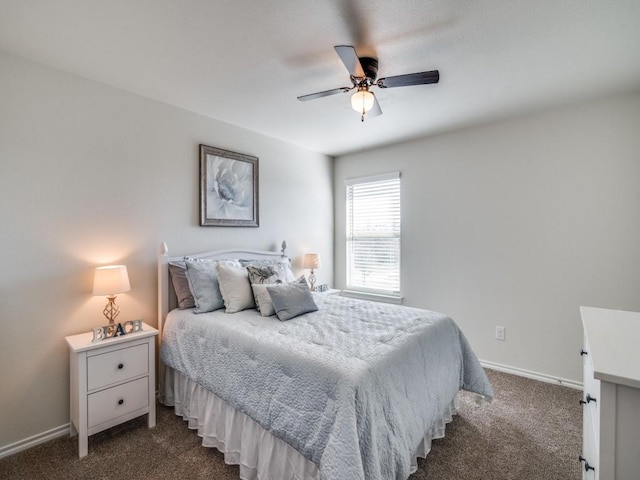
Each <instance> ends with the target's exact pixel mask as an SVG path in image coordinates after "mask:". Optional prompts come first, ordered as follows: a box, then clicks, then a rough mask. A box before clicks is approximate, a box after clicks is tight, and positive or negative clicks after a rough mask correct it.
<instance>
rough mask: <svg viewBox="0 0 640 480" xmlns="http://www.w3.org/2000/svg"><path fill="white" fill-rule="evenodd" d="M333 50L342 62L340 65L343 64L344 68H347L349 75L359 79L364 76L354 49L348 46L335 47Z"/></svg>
mask: <svg viewBox="0 0 640 480" xmlns="http://www.w3.org/2000/svg"><path fill="white" fill-rule="evenodd" d="M333 48H334V49H335V51H336V53H337V54H338V56H339V57H340V60H342V63H344V66H345V67H347V70H348V71H349V75H351V76H353V77H360V78H363V77H364V76H365V75H364V70H363V69H362V65H361V64H360V59H359V58H358V54H357V53H356V49H355V48H353V47H352V46H350V45H337V46H335V47H333Z"/></svg>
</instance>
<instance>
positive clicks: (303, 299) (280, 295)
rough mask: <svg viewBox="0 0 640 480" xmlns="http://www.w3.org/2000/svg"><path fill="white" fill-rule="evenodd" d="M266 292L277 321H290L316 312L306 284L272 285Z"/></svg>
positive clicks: (315, 306)
mask: <svg viewBox="0 0 640 480" xmlns="http://www.w3.org/2000/svg"><path fill="white" fill-rule="evenodd" d="M267 292H269V296H270V297H271V301H272V302H273V308H274V310H275V311H276V315H277V316H278V320H281V321H285V320H291V319H292V318H295V317H297V316H299V315H302V314H304V313H309V312H315V311H316V310H318V306H317V305H316V302H314V301H313V296H312V295H311V292H310V291H309V287H308V286H307V285H306V282H305V284H304V285H300V284H293V285H291V284H290V285H274V286H272V287H267Z"/></svg>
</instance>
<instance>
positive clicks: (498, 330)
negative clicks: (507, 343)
mask: <svg viewBox="0 0 640 480" xmlns="http://www.w3.org/2000/svg"><path fill="white" fill-rule="evenodd" d="M496 340H502V341H504V327H501V326H500V325H496Z"/></svg>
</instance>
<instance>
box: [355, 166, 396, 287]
mask: <svg viewBox="0 0 640 480" xmlns="http://www.w3.org/2000/svg"><path fill="white" fill-rule="evenodd" d="M346 184H347V288H348V289H351V290H360V291H370V292H374V293H375V292H379V293H385V294H394V295H399V294H400V173H399V172H395V173H390V174H385V175H377V176H374V177H366V178H357V179H353V180H347V182H346Z"/></svg>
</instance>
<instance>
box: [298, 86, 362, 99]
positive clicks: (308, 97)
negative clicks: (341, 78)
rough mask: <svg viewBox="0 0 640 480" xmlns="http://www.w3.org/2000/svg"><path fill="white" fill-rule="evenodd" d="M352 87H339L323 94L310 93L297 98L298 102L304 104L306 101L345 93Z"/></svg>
mask: <svg viewBox="0 0 640 480" xmlns="http://www.w3.org/2000/svg"><path fill="white" fill-rule="evenodd" d="M352 88H353V87H340V88H334V89H333V90H325V91H324V92H317V93H310V94H309V95H302V96H300V97H298V100H300V101H301V102H306V101H307V100H314V99H316V98H322V97H328V96H329V95H335V94H336V93H345V92H348V91H349V90H351V89H352Z"/></svg>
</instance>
